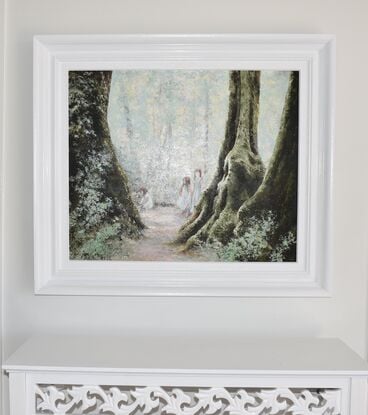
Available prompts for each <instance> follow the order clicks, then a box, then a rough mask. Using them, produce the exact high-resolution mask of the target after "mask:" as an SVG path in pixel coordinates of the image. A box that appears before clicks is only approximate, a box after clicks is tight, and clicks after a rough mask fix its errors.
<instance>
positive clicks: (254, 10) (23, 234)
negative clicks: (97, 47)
mask: <svg viewBox="0 0 368 415" xmlns="http://www.w3.org/2000/svg"><path fill="white" fill-rule="evenodd" d="M2 1H4V0H2ZM5 1H6V14H5V22H6V26H3V27H5V33H6V43H5V44H6V48H5V52H6V59H5V63H6V68H5V69H6V78H5V85H6V95H5V107H4V109H5V119H6V125H5V141H4V146H3V148H4V152H3V155H4V168H3V173H4V180H5V183H4V194H3V217H4V225H3V228H4V238H3V325H4V327H3V334H4V336H3V348H4V355H5V356H9V354H10V353H12V352H13V351H14V349H15V348H16V347H17V346H18V345H19V344H20V343H21V342H23V341H24V340H25V338H26V337H28V336H30V335H32V334H34V333H92V334H97V335H101V336H103V335H104V334H106V333H110V334H111V333H120V334H150V333H155V334H163V335H165V334H166V335H176V334H184V335H185V334H187V333H191V334H196V333H198V334H200V335H208V336H210V335H223V336H235V335H240V336H254V335H257V336H258V335H267V336H270V335H277V336H328V337H331V336H332V337H340V338H341V339H343V340H344V341H345V342H346V343H347V344H348V345H350V346H351V347H352V348H353V349H354V350H356V351H357V352H358V353H359V354H360V355H362V356H365V357H366V356H367V343H368V337H367V296H368V287H367V243H366V239H367V238H366V237H367V225H368V223H367V209H366V208H367V196H368V189H367V185H366V182H367V181H366V177H368V163H367V154H368V140H367V132H366V119H367V109H366V108H367V105H366V102H367V96H368V83H367V82H366V77H367V73H368V58H367V53H366V50H367V48H366V42H367V37H368V26H367V22H366V20H367V15H368V3H367V2H366V0H340V1H336V0H323V1H321V0H272V1H270V0H257V1H255V0H180V1H179V0H155V1H152V0H77V1H76V0H63V1H60V0H32V1H30V0H5ZM1 9H2V8H1V7H0V10H1ZM140 32H144V33H149V32H152V33H170V32H180V33H196V32H197V33H205V32H219V33H225V32H256V33H257V32H271V33H272V32H275V33H303V32H304V33H335V34H336V35H337V45H338V55H337V108H336V112H337V113H336V119H337V122H336V145H335V155H334V168H335V173H334V177H333V182H334V186H333V189H334V209H333V228H334V246H333V274H334V275H333V277H334V288H333V295H332V297H331V298H323V299H310V298H308V299H288V300H285V299H280V298H274V299H270V298H267V299H262V298H245V299H241V298H238V299H234V298H228V299H226V298H222V299H218V298H206V299H199V298H197V299H193V298H119V297H116V298H114V297H109V298H107V297H94V298H93V297H84V298H81V297H35V296H34V295H33V272H32V268H33V248H32V237H33V234H32V36H33V35H34V34H36V33H38V34H46V33H47V34H51V33H140ZM0 75H1V68H0ZM1 79H2V77H1ZM7 413H8V412H7V411H4V415H5V414H7Z"/></svg>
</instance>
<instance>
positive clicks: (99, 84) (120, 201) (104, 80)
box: [69, 71, 143, 260]
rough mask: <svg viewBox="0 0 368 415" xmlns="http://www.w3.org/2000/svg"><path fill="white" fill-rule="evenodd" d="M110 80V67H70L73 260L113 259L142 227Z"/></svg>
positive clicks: (71, 251)
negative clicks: (112, 124) (120, 152)
mask: <svg viewBox="0 0 368 415" xmlns="http://www.w3.org/2000/svg"><path fill="white" fill-rule="evenodd" d="M110 81H111V72H110V71H94V72H92V71H71V72H69V243H70V258H71V259H90V260H93V259H111V258H112V256H113V255H114V254H115V252H116V250H117V249H120V250H121V247H122V242H121V240H122V238H130V237H132V238H137V237H139V236H140V234H141V230H142V228H143V224H142V223H141V221H140V217H139V214H138V211H137V209H136V207H135V205H134V203H133V201H132V198H131V196H130V191H129V186H128V180H127V177H126V175H125V173H124V171H123V169H122V167H121V166H120V165H119V164H118V161H117V159H116V154H115V150H114V147H113V145H112V142H111V138H110V132H109V128H108V123H107V107H108V101H109V92H110Z"/></svg>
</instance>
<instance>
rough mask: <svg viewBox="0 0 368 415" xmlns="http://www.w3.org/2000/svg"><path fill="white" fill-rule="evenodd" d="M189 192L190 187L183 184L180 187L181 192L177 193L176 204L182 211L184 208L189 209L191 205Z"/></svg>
mask: <svg viewBox="0 0 368 415" xmlns="http://www.w3.org/2000/svg"><path fill="white" fill-rule="evenodd" d="M191 199H192V198H191V194H190V187H189V186H183V187H182V189H181V194H180V195H179V198H178V202H177V206H178V208H179V209H180V210H182V211H183V212H184V211H185V210H188V211H189V210H190V207H191Z"/></svg>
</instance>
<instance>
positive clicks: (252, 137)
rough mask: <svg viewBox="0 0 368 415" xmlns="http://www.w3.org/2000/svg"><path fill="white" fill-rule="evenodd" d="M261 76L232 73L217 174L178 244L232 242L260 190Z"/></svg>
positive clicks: (248, 72) (241, 72) (254, 72)
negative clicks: (242, 209)
mask: <svg viewBox="0 0 368 415" xmlns="http://www.w3.org/2000/svg"><path fill="white" fill-rule="evenodd" d="M259 92H260V72H258V71H232V72H231V74H230V97H229V113H228V120H227V125H226V132H225V139H224V142H223V145H222V148H221V151H220V155H219V161H218V169H217V173H216V175H215V177H214V179H213V181H212V183H211V185H210V186H209V188H208V189H207V191H206V192H205V193H204V194H203V196H202V199H201V201H200V203H199V205H198V206H197V209H196V211H195V213H194V215H193V216H192V217H191V219H190V220H189V221H188V222H187V223H186V224H185V225H184V226H183V227H182V229H181V230H180V231H179V236H178V239H177V241H178V242H180V243H183V242H187V247H190V246H192V245H193V244H197V243H198V242H204V241H207V240H213V239H215V240H219V241H221V242H222V243H226V242H228V241H229V238H230V237H231V235H232V234H233V231H234V228H235V226H236V224H237V213H238V210H239V208H240V207H241V206H242V205H243V203H244V202H245V201H246V200H248V199H249V198H250V197H251V196H252V195H253V194H254V193H255V192H256V190H257V189H258V187H259V185H260V184H261V182H262V179H263V175H264V167H263V164H262V161H261V158H260V156H259V154H258V148H257V125H258V108H259Z"/></svg>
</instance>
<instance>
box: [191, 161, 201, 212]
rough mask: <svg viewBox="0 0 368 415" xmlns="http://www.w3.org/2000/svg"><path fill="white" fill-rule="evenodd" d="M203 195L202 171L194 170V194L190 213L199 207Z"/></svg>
mask: <svg viewBox="0 0 368 415" xmlns="http://www.w3.org/2000/svg"><path fill="white" fill-rule="evenodd" d="M201 193H202V170H201V169H196V170H194V178H193V193H192V203H191V209H190V212H191V213H192V212H193V211H194V209H195V207H196V206H197V205H198V203H199V200H200V198H201Z"/></svg>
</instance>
